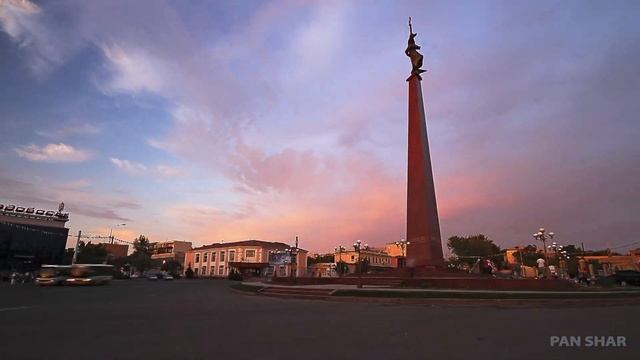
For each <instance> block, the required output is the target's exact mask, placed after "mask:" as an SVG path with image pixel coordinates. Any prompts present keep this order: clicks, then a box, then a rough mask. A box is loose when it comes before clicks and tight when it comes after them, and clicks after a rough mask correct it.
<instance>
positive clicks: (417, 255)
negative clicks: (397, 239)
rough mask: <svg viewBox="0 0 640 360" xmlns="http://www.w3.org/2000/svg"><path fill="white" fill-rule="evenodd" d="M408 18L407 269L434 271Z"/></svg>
mask: <svg viewBox="0 0 640 360" xmlns="http://www.w3.org/2000/svg"><path fill="white" fill-rule="evenodd" d="M416 35H418V34H415V33H413V28H412V27H411V18H409V42H408V45H407V50H405V54H406V55H407V56H408V57H409V58H411V65H412V67H413V68H412V71H411V76H409V78H408V79H407V81H408V82H409V156H408V157H409V164H408V181H407V242H408V244H407V266H408V267H410V268H422V269H435V268H442V267H443V266H444V258H443V255H442V242H441V237H440V221H439V220H438V206H437V204H436V191H435V187H434V184H433V170H432V169H431V156H430V154H429V140H428V138H427V124H426V121H425V114H424V104H423V100H422V86H421V81H422V77H421V76H420V74H421V73H423V72H425V70H422V69H421V67H422V60H423V56H422V55H421V54H420V53H419V52H418V50H419V49H420V46H418V45H416V42H415V37H416Z"/></svg>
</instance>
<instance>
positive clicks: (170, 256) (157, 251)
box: [149, 240, 192, 264]
mask: <svg viewBox="0 0 640 360" xmlns="http://www.w3.org/2000/svg"><path fill="white" fill-rule="evenodd" d="M191 249H192V247H191V242H190V241H177V240H174V241H165V242H154V243H151V244H149V250H150V252H151V259H152V260H167V261H168V260H175V261H177V262H179V263H180V264H184V261H185V260H184V257H185V255H186V253H187V252H189V251H190V250H191Z"/></svg>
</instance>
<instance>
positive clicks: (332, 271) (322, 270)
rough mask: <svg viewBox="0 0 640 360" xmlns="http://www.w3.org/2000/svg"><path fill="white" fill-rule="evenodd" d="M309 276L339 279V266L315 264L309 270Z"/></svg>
mask: <svg viewBox="0 0 640 360" xmlns="http://www.w3.org/2000/svg"><path fill="white" fill-rule="evenodd" d="M307 275H308V276H311V277H337V276H338V271H337V265H336V264H335V263H332V262H331V263H315V264H311V265H309V267H308V268H307Z"/></svg>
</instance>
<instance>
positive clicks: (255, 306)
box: [0, 280, 640, 359]
mask: <svg viewBox="0 0 640 360" xmlns="http://www.w3.org/2000/svg"><path fill="white" fill-rule="evenodd" d="M139 281H140V280H137V281H133V282H130V283H126V284H122V285H121V284H114V285H116V286H113V287H95V288H74V289H69V290H74V291H75V290H77V292H76V293H75V294H72V293H70V292H67V291H65V290H62V288H60V290H58V289H50V290H53V291H51V292H48V293H46V292H45V293H42V294H44V295H43V296H41V297H40V299H39V301H40V302H42V303H43V304H40V306H34V307H33V308H29V309H25V310H23V311H14V312H11V313H0V319H2V322H3V323H5V324H7V323H11V324H14V325H13V326H11V328H12V331H11V332H7V331H5V330H6V328H5V327H2V330H0V334H2V335H1V338H2V339H13V340H12V341H11V342H10V345H9V347H8V348H7V349H6V350H7V351H9V352H8V354H12V355H16V356H17V357H18V358H23V357H39V356H42V355H43V353H42V352H41V351H44V349H47V350H46V351H47V353H46V356H47V357H53V358H61V357H64V356H65V354H66V353H65V352H64V351H62V350H61V348H60V345H61V344H65V343H66V341H67V340H66V339H68V338H69V336H71V338H72V339H73V341H72V343H73V346H74V348H75V350H74V352H75V353H76V354H79V355H80V354H84V355H89V354H92V356H93V353H94V351H93V350H94V349H95V346H96V343H98V342H99V343H105V344H109V345H110V346H109V347H106V348H105V349H106V350H105V351H106V352H104V353H100V354H99V355H98V357H101V358H113V357H114V356H117V357H125V358H133V357H148V356H154V357H160V358H164V357H165V356H166V357H174V358H175V357H178V358H203V357H210V356H211V355H212V354H215V357H217V356H235V357H236V358H238V357H239V356H240V357H239V358H274V356H275V354H280V353H281V352H282V351H286V352H287V354H289V355H299V356H306V357H309V356H312V357H311V358H314V356H315V355H318V356H321V355H322V356H331V354H334V352H335V351H336V349H339V355H338V358H349V357H351V358H352V357H355V356H362V355H368V356H370V357H372V358H379V356H382V355H386V356H389V357H392V358H395V357H396V356H412V357H416V356H420V357H424V356H426V355H432V356H442V357H445V358H452V356H453V357H455V356H458V355H460V356H477V355H478V354H482V353H486V354H492V355H493V356H498V358H508V357H513V356H518V357H520V358H522V356H525V358H535V357H536V356H546V357H547V358H562V357H563V356H565V357H566V356H567V353H566V352H563V351H564V350H563V349H552V348H550V347H549V338H550V336H553V335H564V334H567V335H574V334H576V335H580V334H603V335H609V334H611V335H614V334H623V335H627V336H628V337H630V338H631V339H630V340H631V341H629V342H628V344H627V345H628V347H627V348H626V349H622V351H615V349H604V351H598V349H589V350H587V351H585V349H572V350H571V351H572V352H570V353H568V354H569V355H572V354H573V355H580V356H582V357H584V358H587V359H588V358H598V357H599V356H603V355H607V356H614V358H626V356H628V355H633V356H635V355H637V347H636V345H635V342H634V341H633V336H634V335H635V336H637V329H636V327H635V326H632V323H631V322H630V321H624V320H626V319H631V318H633V317H634V316H635V317H636V318H637V315H640V314H639V313H638V308H637V307H629V306H627V307H613V308H609V309H596V310H594V311H592V310H589V311H588V312H585V311H584V309H498V308H487V307H481V308H468V307H465V308H460V307H453V308H452V307H446V306H420V305H417V306H416V305H380V304H367V303H338V302H326V301H305V300H282V299H272V298H264V297H252V296H241V295H237V294H234V293H231V292H230V291H228V288H227V284H226V282H222V281H208V282H207V281H196V282H188V281H184V282H175V283H172V284H170V283H153V282H139ZM103 289H107V291H104V290H103ZM109 289H110V290H109ZM42 290H49V289H42ZM70 294H72V295H70ZM60 299H62V300H63V301H62V302H61V303H60V302H59V300H60ZM52 301H53V302H52ZM587 315H588V316H587ZM34 336H35V337H37V338H38V343H39V347H38V348H32V347H29V346H28V345H27V344H26V343H25V340H24V339H29V338H33V337H34ZM65 347H66V346H65ZM92 349H93V350H92ZM283 349H286V350H283ZM522 349H526V353H524V354H523V353H522ZM600 350H603V349H600ZM309 352H311V354H315V355H309ZM245 356H246V357H245ZM333 356H334V358H335V356H336V355H335V354H334V355H333ZM342 356H344V357H342Z"/></svg>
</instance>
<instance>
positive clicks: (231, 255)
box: [229, 250, 236, 261]
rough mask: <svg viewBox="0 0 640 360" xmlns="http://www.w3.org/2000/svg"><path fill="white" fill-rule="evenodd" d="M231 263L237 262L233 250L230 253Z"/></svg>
mask: <svg viewBox="0 0 640 360" xmlns="http://www.w3.org/2000/svg"><path fill="white" fill-rule="evenodd" d="M229 261H236V252H235V251H233V250H231V251H229Z"/></svg>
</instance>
